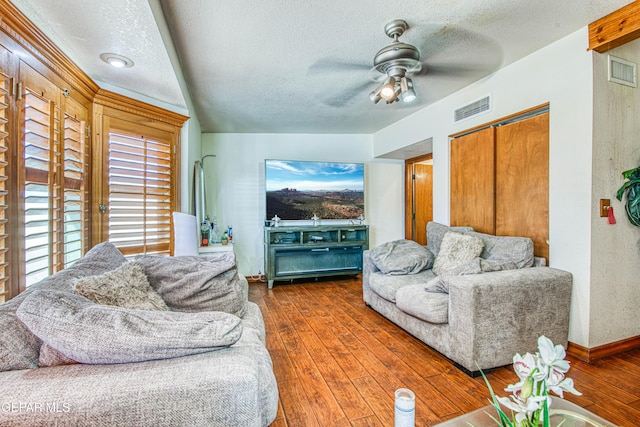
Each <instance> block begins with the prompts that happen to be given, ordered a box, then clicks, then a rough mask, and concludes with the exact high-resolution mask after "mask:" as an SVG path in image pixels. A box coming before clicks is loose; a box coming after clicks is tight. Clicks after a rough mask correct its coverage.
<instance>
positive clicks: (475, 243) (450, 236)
mask: <svg viewBox="0 0 640 427" xmlns="http://www.w3.org/2000/svg"><path fill="white" fill-rule="evenodd" d="M483 245H484V244H483V242H482V240H481V239H480V238H479V237H475V236H471V235H467V234H461V233H456V232H453V231H448V232H447V233H445V235H444V237H443V238H442V244H441V245H440V252H438V256H436V260H435V261H434V263H433V272H434V273H435V274H437V275H438V276H440V275H442V274H445V273H447V272H448V271H451V270H454V269H456V268H461V266H463V265H464V264H467V263H469V262H470V261H473V259H474V258H477V257H478V256H480V253H481V252H482V247H483Z"/></svg>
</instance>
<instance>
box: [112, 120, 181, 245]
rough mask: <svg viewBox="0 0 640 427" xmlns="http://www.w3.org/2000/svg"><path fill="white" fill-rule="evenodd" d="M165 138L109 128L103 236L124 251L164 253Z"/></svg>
mask: <svg viewBox="0 0 640 427" xmlns="http://www.w3.org/2000/svg"><path fill="white" fill-rule="evenodd" d="M171 148H172V145H171V142H170V141H160V140H155V139H151V138H145V137H144V136H141V137H138V136H133V135H130V134H126V133H120V132H110V133H109V154H108V158H109V159H108V163H109V226H108V228H109V241H110V242H112V243H114V244H115V245H116V246H117V247H118V248H119V249H120V250H121V251H122V252H123V253H124V254H125V255H131V254H137V253H147V254H169V252H170V244H171V210H172V179H171V166H172V158H171Z"/></svg>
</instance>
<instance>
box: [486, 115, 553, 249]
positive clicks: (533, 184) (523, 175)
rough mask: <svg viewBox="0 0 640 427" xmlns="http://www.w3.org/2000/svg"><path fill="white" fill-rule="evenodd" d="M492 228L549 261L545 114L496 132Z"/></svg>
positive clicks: (546, 117)
mask: <svg viewBox="0 0 640 427" xmlns="http://www.w3.org/2000/svg"><path fill="white" fill-rule="evenodd" d="M496 140H497V143H496V162H495V163H496V199H495V209H496V216H495V217H496V228H495V234H497V235H502V236H527V237H530V238H531V239H532V240H533V244H534V253H535V254H536V256H541V257H545V258H546V259H547V260H548V259H549V245H548V244H547V239H548V236H549V113H544V114H539V115H536V116H533V117H529V118H527V119H524V120H519V121H516V122H513V123H509V124H505V125H502V126H499V127H497V128H496Z"/></svg>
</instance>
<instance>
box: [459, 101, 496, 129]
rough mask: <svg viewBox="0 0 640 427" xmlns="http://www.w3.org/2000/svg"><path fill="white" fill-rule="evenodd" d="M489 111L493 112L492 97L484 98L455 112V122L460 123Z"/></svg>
mask: <svg viewBox="0 0 640 427" xmlns="http://www.w3.org/2000/svg"><path fill="white" fill-rule="evenodd" d="M489 111H491V95H487V96H484V97H482V98H480V99H478V100H476V101H473V102H470V103H469V104H467V105H463V106H462V107H460V108H456V109H455V110H453V122H454V123H458V122H461V121H463V120H467V119H470V118H471V117H475V116H477V115H479V114H483V113H487V112H489Z"/></svg>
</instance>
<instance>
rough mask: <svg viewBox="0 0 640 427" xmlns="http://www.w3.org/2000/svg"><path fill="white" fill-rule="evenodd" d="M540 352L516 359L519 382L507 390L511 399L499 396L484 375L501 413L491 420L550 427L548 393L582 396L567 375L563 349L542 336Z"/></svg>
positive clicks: (505, 426)
mask: <svg viewBox="0 0 640 427" xmlns="http://www.w3.org/2000/svg"><path fill="white" fill-rule="evenodd" d="M538 350H539V351H538V352H537V353H536V354H534V355H532V354H530V353H527V354H525V355H524V357H523V356H520V354H516V355H515V356H514V357H513V370H514V371H515V373H516V374H517V375H518V378H519V379H520V381H519V382H517V383H515V384H510V385H509V386H508V387H507V388H505V391H508V392H511V393H512V394H511V396H510V397H498V396H496V395H495V393H494V392H493V389H492V388H491V384H489V380H488V379H487V377H486V376H485V375H484V373H482V377H483V378H484V380H485V382H486V383H487V387H488V388H489V392H490V393H491V398H492V402H491V405H492V406H493V407H494V408H495V409H496V411H497V413H498V416H497V417H494V416H491V418H492V419H493V420H494V421H495V422H496V424H498V425H499V426H502V427H538V426H543V427H549V426H550V424H549V408H550V407H551V396H550V395H549V392H553V393H554V394H556V395H558V396H560V397H563V393H564V392H565V391H567V392H569V393H573V394H575V395H577V396H580V395H581V393H580V392H579V391H577V390H576V389H575V388H574V386H573V380H572V379H571V378H567V377H566V376H565V374H566V373H567V372H568V371H569V362H568V361H567V360H564V358H565V355H566V353H565V351H564V347H562V346H561V345H556V346H554V345H553V342H551V340H550V339H549V338H547V337H545V336H544V335H543V336H541V337H540V338H538ZM481 372H482V371H481ZM501 405H502V406H504V407H505V408H507V409H509V410H511V416H508V415H507V414H506V413H505V412H504V411H503V409H502V406H501Z"/></svg>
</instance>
